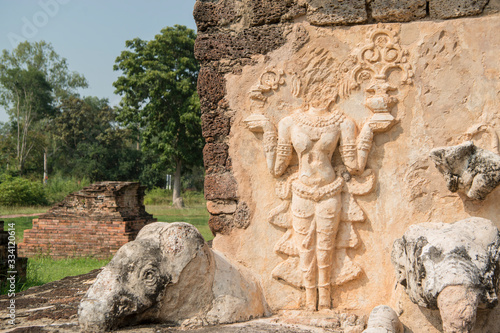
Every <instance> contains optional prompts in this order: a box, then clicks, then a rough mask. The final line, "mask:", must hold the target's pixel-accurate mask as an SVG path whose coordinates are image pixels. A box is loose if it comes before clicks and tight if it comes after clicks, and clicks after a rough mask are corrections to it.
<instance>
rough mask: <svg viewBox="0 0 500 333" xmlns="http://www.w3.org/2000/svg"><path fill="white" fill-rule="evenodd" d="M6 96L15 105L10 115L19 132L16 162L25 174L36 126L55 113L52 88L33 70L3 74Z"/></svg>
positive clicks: (16, 70)
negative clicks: (35, 124)
mask: <svg viewBox="0 0 500 333" xmlns="http://www.w3.org/2000/svg"><path fill="white" fill-rule="evenodd" d="M0 84H1V85H2V86H3V88H4V89H3V97H4V98H7V99H9V100H10V101H11V103H12V106H13V107H12V108H11V110H10V116H11V119H12V120H13V122H14V124H15V126H16V129H17V137H16V160H17V163H18V169H19V173H20V174H22V173H23V170H24V165H25V163H26V159H27V158H28V156H29V154H30V152H31V150H32V149H33V147H34V142H33V140H30V139H31V132H32V129H33V124H34V123H36V122H37V121H39V120H40V119H42V118H44V117H47V116H50V115H51V114H52V113H53V108H52V97H51V91H52V89H51V87H50V85H49V83H48V82H47V81H46V80H45V77H44V75H43V73H41V72H40V71H38V70H36V69H35V68H33V67H31V66H30V67H29V68H28V69H27V70H25V69H20V68H13V69H7V70H5V71H2V72H0Z"/></svg>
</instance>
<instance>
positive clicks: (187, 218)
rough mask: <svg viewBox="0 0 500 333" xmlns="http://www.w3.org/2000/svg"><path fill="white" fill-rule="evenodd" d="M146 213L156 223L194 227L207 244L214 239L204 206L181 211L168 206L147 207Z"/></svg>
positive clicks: (198, 205) (195, 206)
mask: <svg viewBox="0 0 500 333" xmlns="http://www.w3.org/2000/svg"><path fill="white" fill-rule="evenodd" d="M146 211H147V212H148V213H150V214H153V216H154V217H156V218H157V219H158V222H186V223H190V224H192V225H194V226H195V227H196V228H198V230H199V231H200V233H201V234H202V236H203V238H205V240H206V241H207V242H208V241H209V240H212V239H213V238H214V236H213V235H212V232H211V231H210V228H209V227H208V216H209V215H208V212H207V208H206V206H205V204H203V205H200V204H197V205H194V206H192V207H187V208H183V209H178V208H172V207H171V206H168V205H148V206H146Z"/></svg>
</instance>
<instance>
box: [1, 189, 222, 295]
mask: <svg viewBox="0 0 500 333" xmlns="http://www.w3.org/2000/svg"><path fill="white" fill-rule="evenodd" d="M48 209H49V207H10V208H9V207H0V215H14V214H36V213H44V212H46V211H47V210H48ZM146 211H147V212H148V213H150V214H153V216H154V217H155V218H157V219H158V221H159V222H187V223H191V224H193V225H194V226H196V228H198V230H199V231H200V233H201V234H202V235H203V237H204V238H205V240H206V241H209V240H211V239H213V235H212V232H211V231H210V229H209V227H208V216H209V215H208V212H207V209H206V206H205V201H204V200H203V199H202V198H195V199H192V200H188V201H186V208H184V209H176V208H173V207H172V206H171V205H170V204H166V203H162V204H151V205H146ZM36 218H37V216H29V217H28V216H27V217H16V218H1V219H0V220H3V221H5V224H4V228H5V230H7V229H8V224H9V223H14V224H15V230H16V241H17V243H20V242H21V241H22V239H23V235H24V230H26V229H31V228H32V221H33V219H36ZM110 259H111V258H109V259H107V260H98V259H95V258H68V259H60V260H54V259H52V258H50V257H48V256H40V257H34V258H30V259H29V260H28V273H27V281H26V283H24V284H23V285H19V286H18V291H19V290H24V289H27V288H29V287H32V286H37V285H42V284H45V283H48V282H51V281H55V280H60V279H62V278H64V277H66V276H74V275H80V274H85V273H88V272H90V271H91V270H93V269H96V268H100V267H102V266H104V265H106V264H107V263H108V262H109V260H110ZM1 289H3V288H1V287H0V293H1V294H3V293H4V292H5V290H1Z"/></svg>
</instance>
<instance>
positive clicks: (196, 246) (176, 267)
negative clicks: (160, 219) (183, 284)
mask: <svg viewBox="0 0 500 333" xmlns="http://www.w3.org/2000/svg"><path fill="white" fill-rule="evenodd" d="M155 230H156V231H159V237H160V250H161V253H162V255H163V260H162V265H165V269H166V271H167V272H168V274H170V275H171V282H172V283H177V282H178V281H179V276H180V275H181V273H182V271H183V270H184V268H185V267H186V266H187V265H188V264H189V263H190V262H191V260H193V259H194V258H195V257H196V256H197V255H198V254H200V253H202V252H204V251H205V250H206V247H207V245H206V243H205V240H204V239H203V236H202V235H201V234H200V232H199V231H198V229H196V228H195V227H194V226H192V225H191V224H188V223H183V222H175V223H164V226H163V228H158V229H156V227H155ZM157 235H158V234H157Z"/></svg>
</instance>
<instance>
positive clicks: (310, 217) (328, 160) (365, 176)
mask: <svg viewBox="0 0 500 333" xmlns="http://www.w3.org/2000/svg"><path fill="white" fill-rule="evenodd" d="M286 65H289V68H295V69H296V70H291V71H284V70H279V69H269V70H267V71H265V72H264V73H263V74H262V76H261V78H260V80H259V82H258V84H257V86H256V87H255V88H254V89H253V90H252V91H251V93H250V97H251V100H252V107H253V108H254V110H253V111H254V113H253V114H252V115H251V116H249V117H248V118H246V119H245V121H244V122H245V124H246V126H247V127H248V128H249V130H250V131H253V132H261V133H263V146H264V151H265V155H266V160H267V167H268V169H269V171H270V173H271V174H272V175H273V176H274V177H275V178H277V195H278V197H279V198H280V199H282V200H283V203H282V204H281V205H279V206H278V207H276V208H275V209H274V210H272V211H271V212H270V214H269V222H270V223H272V224H273V225H275V226H277V227H280V228H283V229H285V230H286V232H285V233H284V235H283V237H282V238H281V239H280V240H279V241H278V243H277V244H276V246H275V251H276V252H277V253H280V254H282V255H285V256H287V259H286V260H284V261H283V262H282V263H280V264H279V265H278V266H276V267H275V268H274V270H273V272H272V275H273V277H274V278H276V279H279V280H283V281H285V282H287V283H289V284H291V285H293V286H295V287H297V288H305V294H306V304H305V306H306V308H307V309H309V310H317V309H324V308H326V309H328V308H331V305H332V304H331V303H332V302H331V286H332V285H339V284H342V283H344V282H347V281H349V280H352V279H354V278H356V277H358V276H359V274H360V273H361V269H360V268H359V267H358V266H357V265H356V264H355V263H353V262H352V261H351V259H350V258H349V256H348V255H347V251H346V249H347V248H354V247H356V246H357V245H358V244H359V240H358V236H357V234H356V231H355V228H354V226H353V224H352V223H354V222H363V221H364V220H365V214H364V212H363V211H362V210H361V208H360V206H359V205H358V204H357V202H356V199H355V196H357V195H365V194H367V193H370V192H371V191H372V190H373V188H374V184H375V176H374V174H373V172H372V171H371V170H370V169H366V163H367V159H368V155H369V152H370V149H371V145H372V141H373V136H374V134H375V133H380V132H385V131H387V130H389V129H390V128H391V126H392V125H393V124H394V122H395V120H394V117H393V115H392V114H391V109H392V107H393V106H394V105H395V104H396V103H397V98H396V97H395V95H390V94H389V92H390V91H395V90H397V88H396V87H394V86H392V85H390V84H389V80H388V76H389V73H390V71H391V70H393V69H398V70H399V72H401V73H403V74H402V79H401V82H402V83H411V76H412V75H413V74H412V72H411V67H410V66H409V65H408V64H407V53H406V52H405V51H404V50H402V49H401V47H400V46H399V44H398V38H397V36H396V33H395V32H393V31H391V30H388V29H385V28H384V27H382V26H378V27H377V28H376V29H375V30H373V31H372V32H371V33H370V34H369V36H368V43H367V45H365V46H364V47H362V48H361V49H360V50H359V52H358V53H357V54H356V55H354V56H351V57H349V58H348V59H347V60H346V61H344V62H343V63H342V64H339V63H338V61H337V60H336V59H335V58H334V57H333V56H332V54H331V53H330V51H328V50H325V49H323V48H316V49H314V50H312V51H311V50H306V52H303V53H302V54H301V55H299V56H298V59H297V60H296V61H295V62H293V63H292V62H291V63H290V64H284V66H283V67H286ZM283 85H289V87H290V91H291V94H292V95H293V96H295V97H296V98H300V99H301V101H302V105H301V107H300V108H298V109H297V110H294V111H292V110H289V111H292V112H290V114H288V115H285V116H284V117H282V118H281V119H280V120H279V121H276V122H274V123H273V121H271V119H270V116H268V115H266V111H267V113H268V114H269V113H272V112H270V111H272V110H269V109H267V110H266V100H267V97H268V96H270V95H271V94H278V93H279V90H280V87H281V86H283ZM361 86H363V87H365V91H366V93H367V97H366V99H365V105H366V107H368V108H369V109H370V110H371V111H372V113H373V114H372V116H371V117H370V118H369V119H367V120H366V121H365V122H364V123H363V124H362V126H360V127H361V130H359V131H358V126H357V124H356V123H355V121H354V120H353V119H351V118H350V117H349V116H348V115H347V114H345V113H344V112H343V111H342V110H341V109H340V108H339V107H338V105H337V102H338V101H339V99H341V98H348V97H349V94H350V93H351V92H352V90H354V89H357V88H360V87H361Z"/></svg>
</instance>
